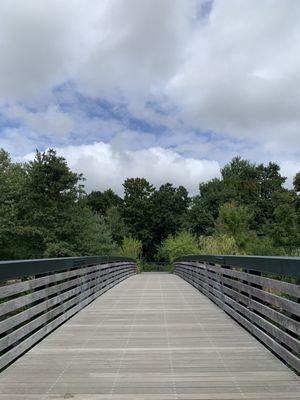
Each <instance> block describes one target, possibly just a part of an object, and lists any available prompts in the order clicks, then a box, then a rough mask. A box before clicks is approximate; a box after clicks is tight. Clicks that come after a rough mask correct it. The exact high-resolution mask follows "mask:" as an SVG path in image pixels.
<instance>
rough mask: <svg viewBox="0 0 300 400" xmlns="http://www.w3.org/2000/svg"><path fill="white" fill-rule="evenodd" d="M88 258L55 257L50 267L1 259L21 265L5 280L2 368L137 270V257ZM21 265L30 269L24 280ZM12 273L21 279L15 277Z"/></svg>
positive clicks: (0, 292) (0, 306)
mask: <svg viewBox="0 0 300 400" xmlns="http://www.w3.org/2000/svg"><path fill="white" fill-rule="evenodd" d="M78 260H79V261H80V263H81V265H82V266H80V265H78V264H80V263H78ZM83 260H84V261H82V260H81V259H78V258H73V259H72V260H71V261H70V260H69V259H55V260H51V259H50V261H51V262H50V267H49V266H48V267H47V263H48V262H49V260H30V261H29V262H27V261H18V262H11V263H10V262H3V263H1V264H2V267H3V265H4V264H5V265H6V267H7V266H8V265H10V266H14V267H15V266H17V268H15V270H14V271H17V274H15V275H14V273H13V271H11V272H10V274H6V275H5V274H3V275H2V276H8V275H9V276H10V279H9V280H7V281H6V282H4V281H2V286H0V299H1V303H0V316H1V317H0V370H1V369H3V368H5V367H7V366H8V365H9V364H10V363H11V362H13V361H14V360H15V359H16V358H18V357H19V356H20V355H22V354H23V353H24V352H26V351H27V350H28V349H29V348H31V347H32V346H33V345H35V344H36V343H37V342H38V341H40V340H41V339H42V338H43V337H44V336H46V335H47V334H48V333H50V332H51V331H52V330H53V329H55V328H57V327H58V326H59V325H61V324H62V323H63V322H65V321H66V320H67V319H68V318H70V317H71V316H72V315H74V314H75V313H77V312H78V311H79V310H81V309H82V308H83V307H85V306H86V305H87V304H89V303H90V302H91V301H93V300H94V299H96V298H97V297H98V296H100V295H101V294H102V293H104V292H106V291H107V290H109V289H110V288H111V287H113V286H114V285H116V284H118V283H119V282H121V281H122V280H124V279H126V278H128V277H129V276H131V275H133V274H135V272H136V266H135V264H134V262H133V260H131V259H127V258H119V257H118V258H117V257H114V258H110V259H109V262H107V257H84V258H83ZM100 261H101V262H100ZM15 263H16V264H15ZM20 265H23V269H24V270H23V271H22V278H21V279H20V274H19V272H20V270H19V266H20ZM27 266H28V269H26V267H27ZM46 271H48V273H47V275H46ZM61 271H63V272H61ZM33 272H36V275H37V277H36V275H34V274H33ZM41 272H42V273H41ZM41 275H42V276H41ZM12 276H18V279H16V278H15V279H14V280H12V279H11V277H12ZM24 277H26V278H24ZM24 279H25V280H24Z"/></svg>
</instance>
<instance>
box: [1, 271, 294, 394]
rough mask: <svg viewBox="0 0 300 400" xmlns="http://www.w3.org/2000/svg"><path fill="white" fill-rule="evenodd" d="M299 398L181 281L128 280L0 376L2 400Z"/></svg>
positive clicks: (276, 363) (277, 370)
mask: <svg viewBox="0 0 300 400" xmlns="http://www.w3.org/2000/svg"><path fill="white" fill-rule="evenodd" d="M34 399H39V400H49V399H56V400H58V399H74V400H96V399H97V400H101V399H113V400H129V399H130V400H142V399H143V400H147V399H155V400H158V399H159V400H166V399H168V400H169V399H170V400H171V399H172V400H173V399H185V400H192V399H194V400H195V399H197V400H200V399H206V400H208V399H215V400H217V399H218V400H221V399H227V400H229V399H230V400H234V399H235V400H237V399H241V400H242V399H243V400H245V399H260V400H262V399H272V400H274V399H281V400H283V399H300V379H299V377H297V376H296V375H295V374H294V373H293V372H292V371H291V370H290V369H289V368H287V367H286V366H285V365H284V364H283V363H282V362H281V361H280V360H278V359H277V358H276V357H275V356H274V355H273V354H272V353H271V352H270V351H268V350H267V349H266V348H265V347H264V346H263V345H262V344H260V343H259V342H258V341H257V340H256V339H255V338H254V337H252V336H251V335H250V334H249V333H248V332H246V331H245V330H244V329H243V328H241V327H240V326H239V325H238V324H237V323H236V322H235V321H233V320H232V319H231V318H230V317H229V316H228V315H227V314H225V313H224V312H223V311H222V310H221V309H219V308H218V307H217V306H216V305H215V304H214V303H212V302H211V301H210V300H209V299H208V298H206V297H205V296H204V295H202V294H201V293H199V292H198V291H197V290H196V289H195V288H193V287H192V286H191V285H189V284H188V283H186V282H185V281H184V280H182V279H181V278H179V277H177V276H175V275H170V274H164V273H144V274H141V275H136V276H133V277H130V278H129V279H127V280H125V281H123V282H122V283H120V284H119V285H117V286H116V287H115V288H113V289H111V290H109V291H108V292H106V293H105V294H104V295H102V296H101V297H99V298H98V299H97V300H95V301H94V302H93V303H91V304H90V305H89V306H87V307H86V308H85V309H83V310H82V311H80V312H79V313H78V314H76V315H75V316H74V317H73V318H71V319H70V320H69V321H68V322H66V323H65V324H64V325H62V326H61V327H60V328H58V329H57V330H56V331H54V332H53V333H51V334H50V335H49V336H48V337H47V338H45V339H44V340H42V341H41V342H40V343H39V344H38V345H37V346H35V347H34V348H33V349H31V350H30V351H29V352H28V353H26V354H25V355H24V356H23V357H21V358H20V359H18V360H17V361H16V362H15V363H14V364H13V365H12V366H10V367H9V368H7V369H6V370H5V371H4V372H3V373H2V374H1V377H0V400H34Z"/></svg>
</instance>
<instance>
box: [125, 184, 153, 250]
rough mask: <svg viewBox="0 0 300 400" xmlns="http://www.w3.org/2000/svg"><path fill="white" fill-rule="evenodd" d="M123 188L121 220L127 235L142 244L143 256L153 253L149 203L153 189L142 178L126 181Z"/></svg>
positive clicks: (151, 210)
mask: <svg viewBox="0 0 300 400" xmlns="http://www.w3.org/2000/svg"><path fill="white" fill-rule="evenodd" d="M123 186H124V205H123V218H124V221H125V224H126V225H127V226H128V228H129V233H130V234H131V235H132V236H133V237H134V238H136V239H138V240H140V241H141V242H142V243H143V249H144V252H145V254H148V253H152V252H153V247H154V246H153V241H152V239H153V238H152V221H153V217H152V216H153V204H152V201H151V198H152V194H153V192H154V190H155V189H154V187H153V186H152V185H151V184H150V183H149V182H148V181H147V180H146V179H144V178H130V179H126V181H125V182H124V184H123Z"/></svg>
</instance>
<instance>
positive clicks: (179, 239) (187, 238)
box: [158, 231, 199, 262]
mask: <svg viewBox="0 0 300 400" xmlns="http://www.w3.org/2000/svg"><path fill="white" fill-rule="evenodd" d="M198 253H199V245H198V240H197V237H196V236H194V235H193V234H192V233H190V232H188V231H182V232H179V233H177V234H176V235H169V236H168V237H167V238H166V239H165V240H164V241H163V242H162V244H161V246H160V248H159V250H158V254H159V257H160V258H161V259H162V260H167V261H170V262H172V261H173V260H174V259H175V258H177V257H180V256H186V255H190V254H198Z"/></svg>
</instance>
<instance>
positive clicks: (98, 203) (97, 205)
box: [87, 189, 122, 215]
mask: <svg viewBox="0 0 300 400" xmlns="http://www.w3.org/2000/svg"><path fill="white" fill-rule="evenodd" d="M87 203H88V205H89V206H90V207H91V209H92V210H93V212H95V213H97V214H100V215H105V214H106V212H107V210H108V209H109V208H111V207H121V206H122V199H121V197H120V196H118V195H117V194H116V193H115V192H114V191H113V190H112V189H107V190H105V191H104V192H100V191H98V190H93V191H92V192H91V193H89V194H88V195H87Z"/></svg>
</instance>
